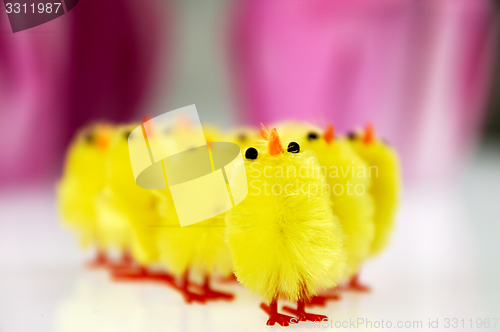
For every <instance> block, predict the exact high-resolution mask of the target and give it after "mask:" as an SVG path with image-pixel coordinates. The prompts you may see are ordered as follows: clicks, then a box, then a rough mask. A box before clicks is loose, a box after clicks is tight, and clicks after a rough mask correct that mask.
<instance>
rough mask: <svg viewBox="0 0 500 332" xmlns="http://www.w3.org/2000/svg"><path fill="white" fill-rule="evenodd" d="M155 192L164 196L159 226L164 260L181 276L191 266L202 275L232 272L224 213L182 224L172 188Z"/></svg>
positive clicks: (159, 240)
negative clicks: (187, 224) (170, 190)
mask: <svg viewBox="0 0 500 332" xmlns="http://www.w3.org/2000/svg"><path fill="white" fill-rule="evenodd" d="M154 192H155V194H156V195H157V196H158V197H159V198H160V203H159V210H160V214H161V216H162V219H161V222H160V225H159V227H158V228H157V230H158V239H157V246H158V250H159V261H160V263H162V264H163V265H165V267H167V268H168V269H169V270H170V271H171V272H173V273H174V274H176V275H178V276H181V275H183V274H184V273H185V272H186V271H187V270H188V269H189V271H191V272H193V273H194V274H196V275H198V276H204V275H220V276H224V277H227V276H229V275H231V273H232V263H231V256H230V253H229V249H228V247H227V245H226V241H225V237H224V230H225V222H224V215H223V214H221V215H218V216H216V217H213V218H210V219H207V220H204V221H202V222H199V223H196V224H193V225H189V226H185V227H181V226H180V224H179V219H178V218H177V214H176V212H175V207H174V204H173V201H172V197H171V195H170V192H169V190H168V189H167V190H155V191H154ZM193 208H196V206H193Z"/></svg>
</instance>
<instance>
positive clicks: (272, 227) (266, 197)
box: [226, 145, 346, 301]
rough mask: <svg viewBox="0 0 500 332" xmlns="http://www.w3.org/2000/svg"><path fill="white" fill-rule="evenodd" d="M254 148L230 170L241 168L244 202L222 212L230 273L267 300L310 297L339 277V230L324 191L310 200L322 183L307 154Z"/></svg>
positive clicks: (342, 254) (311, 156)
mask: <svg viewBox="0 0 500 332" xmlns="http://www.w3.org/2000/svg"><path fill="white" fill-rule="evenodd" d="M285 147H286V145H285ZM259 149H260V150H259ZM258 150H259V156H258V158H257V159H256V160H248V159H245V161H244V162H241V163H236V164H235V166H234V167H245V168H246V171H247V178H248V185H249V192H248V196H247V197H246V198H245V200H243V202H241V203H240V204H238V205H237V206H236V207H234V208H233V209H231V210H229V211H228V212H227V213H226V239H227V241H228V244H229V248H230V250H231V255H232V259H233V265H234V273H235V275H236V277H237V279H238V281H239V282H240V283H242V284H243V285H244V286H245V287H247V288H248V289H249V290H251V291H253V292H255V293H258V294H259V295H261V296H262V297H263V298H264V299H266V300H268V301H270V300H272V299H273V298H275V297H277V296H279V297H284V298H287V299H289V300H293V301H296V300H300V299H307V298H310V297H311V296H313V295H315V294H316V293H317V292H318V291H320V290H322V289H327V288H330V287H333V286H335V285H336V282H337V281H339V280H340V278H341V277H342V276H343V275H344V273H345V272H344V269H345V259H346V256H345V251H344V247H343V237H344V236H343V233H342V229H341V226H340V224H339V222H338V220H337V218H336V217H335V216H334V215H333V213H332V208H331V201H330V198H329V196H328V193H325V194H323V195H322V194H318V192H320V190H321V189H320V188H321V185H322V184H323V183H324V182H325V178H324V176H322V174H321V172H319V170H318V169H317V167H319V164H318V161H317V159H316V157H315V155H314V153H313V152H311V151H303V152H302V151H301V152H300V153H297V154H292V153H288V152H286V151H285V152H284V153H283V154H281V155H279V156H274V155H269V154H268V153H266V151H264V150H265V147H262V146H261V147H260V148H258ZM244 155H245V154H244ZM299 171H300V172H301V173H300V174H299ZM280 172H281V173H280ZM273 190H274V192H273Z"/></svg>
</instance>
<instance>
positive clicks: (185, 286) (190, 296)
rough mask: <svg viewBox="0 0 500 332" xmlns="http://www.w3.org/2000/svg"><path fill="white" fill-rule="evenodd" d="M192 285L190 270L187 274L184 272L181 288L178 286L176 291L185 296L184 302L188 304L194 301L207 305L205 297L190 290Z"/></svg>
mask: <svg viewBox="0 0 500 332" xmlns="http://www.w3.org/2000/svg"><path fill="white" fill-rule="evenodd" d="M190 285H192V284H191V283H190V282H189V269H187V270H186V272H184V275H183V276H182V284H181V286H180V287H179V286H177V287H176V289H177V290H178V291H179V292H181V294H182V296H184V301H186V303H191V302H193V301H196V302H200V303H205V300H206V298H205V296H204V295H200V294H197V293H193V292H192V291H190V290H189V286H190ZM193 286H194V284H193Z"/></svg>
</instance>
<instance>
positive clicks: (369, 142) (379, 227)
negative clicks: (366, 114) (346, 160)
mask: <svg viewBox="0 0 500 332" xmlns="http://www.w3.org/2000/svg"><path fill="white" fill-rule="evenodd" d="M343 140H344V141H345V142H348V143H349V144H350V145H351V146H352V147H353V148H354V150H355V151H356V153H357V154H358V155H359V156H360V157H361V158H363V160H364V161H365V162H366V164H367V165H368V168H367V170H366V172H367V174H368V175H369V177H370V178H371V180H372V186H371V189H370V192H371V194H372V197H373V199H374V202H375V213H374V222H375V238H374V241H373V243H372V246H371V255H376V254H378V253H380V252H381V251H382V250H383V249H384V248H385V247H386V246H387V244H388V242H389V238H390V235H391V233H392V230H393V228H394V221H395V217H396V211H397V207H398V204H399V195H400V190H401V170H400V165H399V158H398V156H397V154H396V152H395V151H394V150H393V149H392V148H391V147H390V146H389V145H387V144H386V143H384V142H383V141H382V140H380V139H379V138H378V137H376V135H375V129H374V126H373V124H369V125H368V126H367V127H366V128H365V130H364V132H363V133H362V134H356V133H351V134H349V135H348V136H347V137H346V138H344V139H343Z"/></svg>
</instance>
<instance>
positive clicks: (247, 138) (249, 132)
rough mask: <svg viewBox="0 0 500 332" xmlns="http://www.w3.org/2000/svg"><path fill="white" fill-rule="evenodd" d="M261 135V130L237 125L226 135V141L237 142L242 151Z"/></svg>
mask: <svg viewBox="0 0 500 332" xmlns="http://www.w3.org/2000/svg"><path fill="white" fill-rule="evenodd" d="M258 136H259V131H258V130H257V129H256V128H254V127H250V126H241V127H236V128H234V129H232V130H230V131H229V132H228V133H227V135H226V136H225V137H224V141H225V142H231V143H235V144H237V145H238V146H239V147H240V149H241V150H242V151H244V150H245V149H246V148H248V147H249V146H250V145H252V144H254V142H255V140H256V139H257V138H258Z"/></svg>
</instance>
